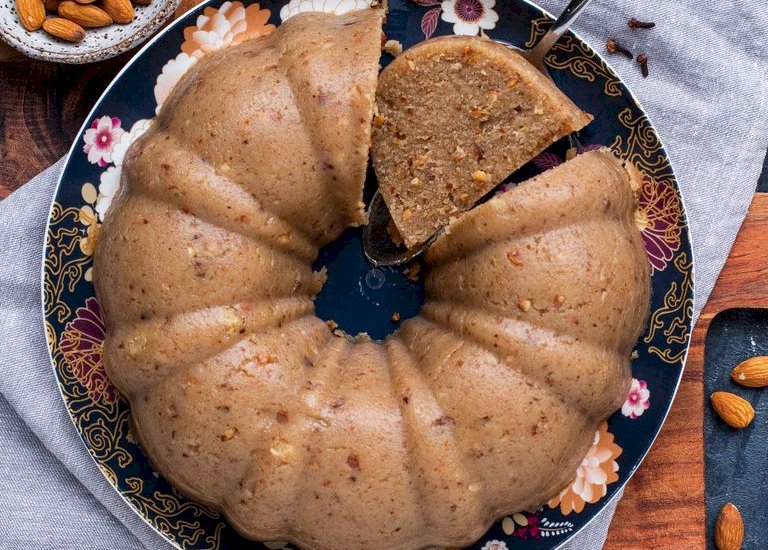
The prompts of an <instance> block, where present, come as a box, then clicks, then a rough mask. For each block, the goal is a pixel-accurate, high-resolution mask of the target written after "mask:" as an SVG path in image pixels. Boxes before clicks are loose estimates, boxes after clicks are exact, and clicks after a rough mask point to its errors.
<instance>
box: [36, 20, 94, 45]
mask: <svg viewBox="0 0 768 550" xmlns="http://www.w3.org/2000/svg"><path fill="white" fill-rule="evenodd" d="M43 30H44V31H45V32H47V33H48V34H50V35H51V36H55V37H56V38H60V39H61V40H66V41H67V42H80V41H81V40H82V39H83V38H85V29H83V27H81V26H80V25H78V24H77V23H74V22H72V21H70V20H69V19H64V18H62V17H49V18H48V19H46V20H45V22H44V23H43Z"/></svg>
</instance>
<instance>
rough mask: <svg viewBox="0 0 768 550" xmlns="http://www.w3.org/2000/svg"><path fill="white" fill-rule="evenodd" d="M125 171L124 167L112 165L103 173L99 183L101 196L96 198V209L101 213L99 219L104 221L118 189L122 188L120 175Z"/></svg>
mask: <svg viewBox="0 0 768 550" xmlns="http://www.w3.org/2000/svg"><path fill="white" fill-rule="evenodd" d="M122 172H123V169H122V167H119V166H118V167H115V166H110V167H109V168H107V169H106V170H105V171H104V172H102V173H101V178H100V180H99V181H100V183H99V196H98V198H97V199H96V207H95V210H96V212H97V213H98V214H99V220H101V221H102V222H103V221H104V216H105V215H106V213H107V210H108V209H109V206H110V205H111V204H112V199H114V198H115V195H116V194H117V190H118V189H120V176H121V174H122Z"/></svg>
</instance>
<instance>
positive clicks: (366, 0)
mask: <svg viewBox="0 0 768 550" xmlns="http://www.w3.org/2000/svg"><path fill="white" fill-rule="evenodd" d="M371 4H373V0H291V1H290V2H288V3H287V4H286V5H285V6H283V8H282V9H281V10H280V20H281V21H283V22H285V21H287V20H288V19H290V18H291V17H293V16H294V15H298V14H300V13H304V12H307V11H322V12H326V13H334V14H336V15H343V14H345V13H349V12H351V11H358V10H364V9H367V8H370V7H371Z"/></svg>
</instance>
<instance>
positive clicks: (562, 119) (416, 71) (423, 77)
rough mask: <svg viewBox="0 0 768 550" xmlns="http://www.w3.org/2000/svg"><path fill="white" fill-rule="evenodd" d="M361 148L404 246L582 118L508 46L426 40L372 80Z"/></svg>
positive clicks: (466, 204)
mask: <svg viewBox="0 0 768 550" xmlns="http://www.w3.org/2000/svg"><path fill="white" fill-rule="evenodd" d="M376 106H377V114H376V115H375V116H374V123H373V126H374V128H373V143H372V149H371V155H372V158H373V165H374V167H375V169H376V175H377V177H378V181H379V190H380V192H381V194H382V196H383V197H384V200H385V201H386V203H387V206H388V208H389V211H390V214H391V215H392V219H393V220H394V222H395V226H396V228H397V230H398V232H399V233H400V235H401V237H402V239H403V241H404V242H405V245H406V246H407V247H408V248H413V247H415V246H418V245H420V244H421V243H423V242H425V241H426V240H428V239H429V238H430V237H431V236H432V235H433V234H434V233H435V232H437V231H438V230H439V229H440V228H442V227H443V226H445V225H446V224H448V222H449V221H450V219H451V217H452V216H455V215H457V214H459V213H461V212H462V211H465V210H468V209H469V208H471V207H472V205H474V204H475V203H476V202H477V201H478V199H480V198H481V197H482V196H483V195H485V194H486V193H487V192H488V191H490V190H491V189H493V188H494V187H495V186H496V185H498V184H499V183H500V182H502V181H503V180H504V179H506V178H507V176H509V174H510V173H512V172H513V171H515V170H517V169H518V168H520V167H521V166H522V165H523V164H525V163H526V162H528V161H529V160H530V159H531V158H533V157H534V156H536V155H537V154H538V153H540V152H541V151H542V150H544V149H545V148H547V147H548V146H549V145H551V144H552V143H554V142H555V141H557V140H558V139H560V138H562V137H563V136H566V135H568V134H570V133H572V132H575V131H577V130H579V129H581V128H583V127H584V126H585V125H587V124H588V123H589V122H590V121H591V120H592V117H591V116H590V115H589V114H587V113H585V112H584V111H582V110H581V109H579V108H578V107H577V106H576V105H575V104H574V103H573V102H572V101H571V100H570V99H568V98H567V97H566V96H565V94H563V93H562V92H561V91H560V90H559V89H558V88H557V86H555V84H554V83H553V82H552V81H551V80H549V79H548V78H547V77H545V76H544V75H542V74H541V73H540V72H539V71H538V70H536V68H535V67H534V66H533V65H531V64H530V63H528V62H527V61H526V60H525V59H524V58H523V57H522V56H521V55H520V54H519V53H518V52H516V51H514V50H512V49H511V48H508V47H506V46H503V45H501V44H497V43H495V42H493V41H491V40H488V39H486V38H480V37H463V36H461V37H460V36H451V37H442V38H435V39H432V40H427V41H425V42H422V43H421V44H419V45H417V46H414V47H412V48H410V49H409V50H407V51H406V52H404V53H403V54H401V55H400V56H398V57H397V58H396V59H395V60H394V61H392V63H390V65H389V66H387V67H386V68H385V69H384V70H383V71H382V73H381V75H380V77H379V86H378V90H377V95H376Z"/></svg>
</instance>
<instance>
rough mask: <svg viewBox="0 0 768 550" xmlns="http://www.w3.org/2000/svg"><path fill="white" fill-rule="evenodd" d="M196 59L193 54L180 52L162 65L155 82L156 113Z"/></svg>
mask: <svg viewBox="0 0 768 550" xmlns="http://www.w3.org/2000/svg"><path fill="white" fill-rule="evenodd" d="M197 59H198V58H197V57H195V56H193V55H189V54H186V53H184V52H182V53H180V54H179V55H177V56H176V57H175V58H173V59H171V60H170V61H169V62H168V63H166V64H165V65H164V66H163V72H161V73H160V76H158V77H157V82H156V83H155V102H156V103H157V108H156V109H155V112H156V113H159V112H160V107H162V106H163V103H164V102H165V100H166V99H168V96H169V95H170V93H171V90H173V87H174V86H176V83H177V82H178V81H179V80H180V79H181V77H182V76H183V75H184V73H186V72H187V69H189V68H190V67H191V66H192V65H194V64H195V63H197Z"/></svg>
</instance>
